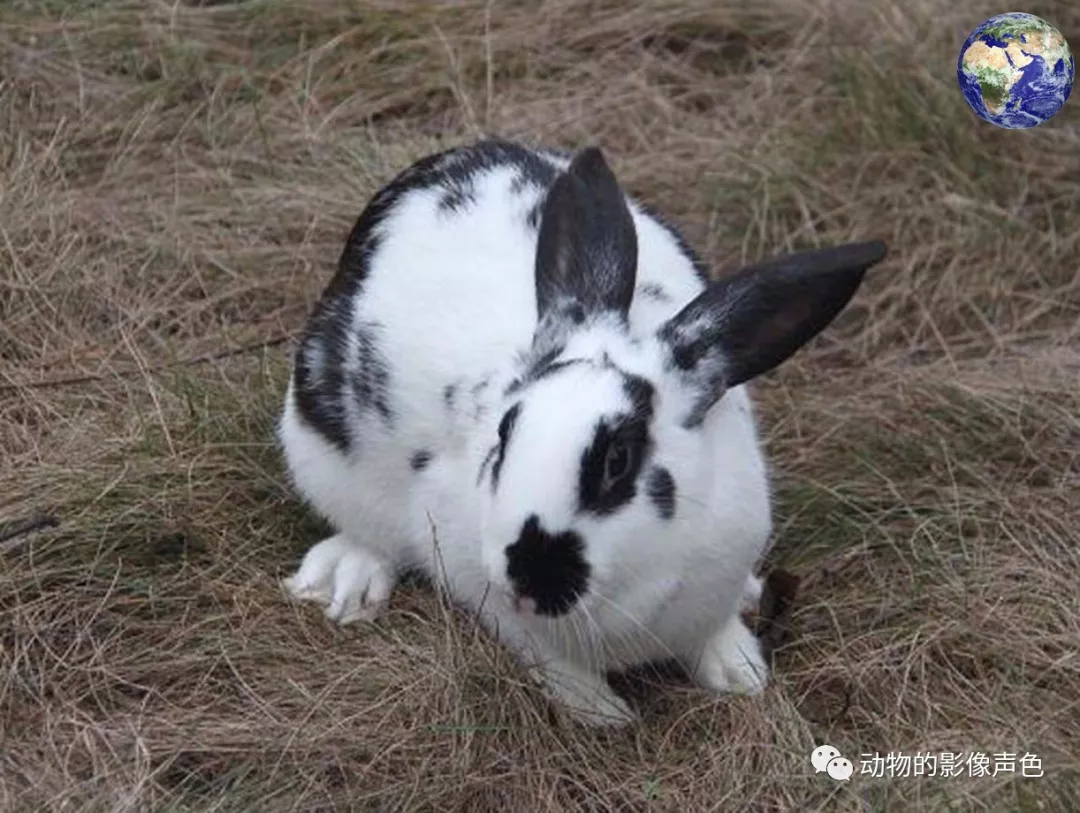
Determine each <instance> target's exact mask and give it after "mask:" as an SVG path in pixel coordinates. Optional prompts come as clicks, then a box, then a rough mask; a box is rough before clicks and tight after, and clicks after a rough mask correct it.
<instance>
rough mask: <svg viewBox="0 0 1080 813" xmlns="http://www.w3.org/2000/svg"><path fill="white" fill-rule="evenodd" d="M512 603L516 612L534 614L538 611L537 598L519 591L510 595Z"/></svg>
mask: <svg viewBox="0 0 1080 813" xmlns="http://www.w3.org/2000/svg"><path fill="white" fill-rule="evenodd" d="M510 604H511V605H512V606H513V608H514V612H515V613H521V614H522V615H533V614H534V613H535V612H536V600H535V599H531V598H529V597H528V596H523V595H521V594H519V593H512V594H511V595H510Z"/></svg>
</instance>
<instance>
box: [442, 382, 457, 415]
mask: <svg viewBox="0 0 1080 813" xmlns="http://www.w3.org/2000/svg"><path fill="white" fill-rule="evenodd" d="M457 391H458V385H457V384H447V385H446V386H445V387H443V391H442V398H443V403H444V404H446V408H447V409H450V410H452V409H453V408H454V401H455V400H456V399H457Z"/></svg>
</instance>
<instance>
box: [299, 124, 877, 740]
mask: <svg viewBox="0 0 1080 813" xmlns="http://www.w3.org/2000/svg"><path fill="white" fill-rule="evenodd" d="M884 252H885V249H884V246H883V245H882V244H881V243H879V242H871V243H857V244H850V245H845V246H839V247H834V248H830V249H821V250H817V251H813V252H805V253H803V254H795V255H791V256H788V257H783V258H780V259H777V260H770V261H766V262H764V263H762V264H760V265H758V266H755V267H751V268H746V269H743V270H742V271H740V272H738V273H736V274H733V275H730V276H728V277H725V278H723V279H721V280H718V281H715V282H710V280H709V277H708V275H707V273H706V272H705V270H704V266H703V264H702V262H701V260H700V259H699V258H698V257H697V255H696V254H695V253H694V252H693V250H692V249H691V248H690V247H689V246H688V245H687V243H686V241H685V240H684V239H683V238H682V237H681V236H680V235H679V233H678V232H677V231H676V230H675V229H674V228H673V227H671V226H670V225H668V224H667V223H666V222H664V221H663V220H661V219H660V218H659V217H658V216H657V215H656V214H655V213H653V212H651V211H650V210H648V209H647V208H646V207H645V206H644V205H642V204H641V203H639V202H637V201H635V200H633V199H631V198H630V197H628V196H627V195H626V194H625V193H624V192H623V191H621V189H620V187H619V185H618V182H617V180H616V178H615V176H614V174H613V173H612V171H611V169H610V167H609V166H608V164H607V162H606V160H605V158H604V156H603V154H602V153H601V151H600V150H599V149H598V148H595V147H590V148H587V149H583V150H580V151H579V152H577V153H576V154H568V153H564V152H560V151H555V150H545V149H532V148H528V147H525V146H521V145H518V144H514V143H511V142H507V141H500V140H488V141H483V142H479V143H476V144H471V145H467V146H463V147H457V148H454V149H451V150H447V151H445V152H442V153H438V154H436V155H431V156H428V157H426V158H424V159H422V160H420V161H418V162H417V163H415V164H413V165H412V166H411V167H409V168H408V169H406V170H405V171H404V172H402V173H401V174H400V175H398V176H397V177H396V178H395V179H393V180H392V181H391V182H390V183H389V184H387V185H386V186H385V187H383V188H382V189H381V190H380V191H379V192H378V193H377V194H376V195H375V196H374V198H373V199H372V200H371V202H370V203H369V204H368V206H367V207H366V209H365V210H364V211H363V213H362V214H361V215H360V218H359V220H358V221H357V223H356V225H355V227H354V228H353V230H352V232H351V234H350V235H349V238H348V241H347V243H346V246H345V249H344V251H343V253H342V256H341V259H340V263H339V267H338V271H337V274H336V275H335V277H334V278H333V280H332V281H331V282H330V284H329V286H328V287H327V289H326V291H325V293H324V294H323V296H322V298H321V299H320V301H319V302H318V304H317V305H316V307H315V309H314V312H313V314H312V316H311V318H310V321H309V323H308V326H307V329H306V331H305V332H304V334H303V337H302V339H301V341H300V343H299V347H298V350H297V353H296V358H295V365H294V371H293V375H292V378H291V380H290V383H289V386H288V391H287V393H286V397H285V406H284V411H283V414H282V417H281V421H280V424H279V433H278V434H279V438H280V441H281V444H282V447H283V450H284V455H285V459H286V462H287V466H288V470H289V473H290V476H291V479H292V482H293V483H294V484H295V487H296V489H297V490H298V491H299V493H300V494H301V495H302V496H303V498H304V499H305V500H306V501H307V502H308V503H309V504H310V505H311V506H312V507H313V508H314V509H315V510H316V511H317V512H318V513H320V514H321V515H322V516H323V517H325V518H326V519H327V520H328V521H329V522H330V524H331V525H332V526H333V528H334V529H335V530H336V533H335V534H334V535H333V536H331V537H329V538H327V539H325V540H323V541H321V542H319V543H318V544H316V545H314V546H313V547H312V548H311V549H310V550H309V551H308V553H307V554H306V555H305V556H304V558H303V560H302V562H301V564H300V566H299V569H298V570H297V571H296V573H295V574H294V575H292V576H291V577H290V578H288V579H286V581H285V585H286V587H287V589H288V590H289V591H290V592H291V593H292V594H293V595H294V596H295V597H297V598H299V599H310V600H314V601H317V602H320V603H322V604H323V605H325V611H326V614H327V615H328V616H329V618H331V619H333V620H334V621H336V622H339V623H342V624H344V623H348V622H351V621H356V620H360V619H368V620H370V619H374V618H375V617H376V616H377V615H378V614H379V613H380V611H381V610H382V609H383V608H384V607H385V606H386V604H387V601H388V599H389V598H390V595H391V592H392V590H393V588H394V585H395V583H396V581H397V579H398V578H399V575H400V574H401V573H402V572H403V571H405V570H408V569H419V570H421V571H423V572H424V573H426V574H427V575H428V576H429V577H431V579H432V580H433V581H434V582H435V583H436V584H437V585H439V586H440V587H441V588H444V589H446V590H448V591H449V594H450V596H451V597H452V598H453V600H455V601H456V602H459V603H460V604H462V605H464V606H466V607H468V608H470V609H471V610H473V611H475V612H476V614H477V617H478V618H479V619H480V620H481V621H482V622H483V623H484V625H485V626H486V627H487V629H489V630H490V631H491V632H492V634H494V635H495V636H496V637H497V638H498V639H499V640H500V641H502V642H503V643H504V644H505V645H507V646H509V647H510V648H512V649H513V650H514V651H515V653H516V654H517V655H518V657H519V658H520V659H521V660H522V661H523V662H524V663H525V664H526V666H527V667H528V669H529V670H530V672H531V673H532V674H533V675H534V676H535V677H536V678H537V679H538V680H539V681H540V683H541V685H542V686H543V687H544V689H545V690H546V692H547V694H548V695H549V696H550V697H551V698H552V699H553V700H555V701H556V702H557V704H558V705H561V706H562V707H563V708H565V709H567V710H568V711H570V712H571V713H573V714H574V715H575V716H576V717H578V718H580V719H581V720H583V721H586V722H590V723H595V724H607V723H611V724H618V723H625V722H628V721H630V720H633V719H635V712H634V711H633V710H632V709H631V708H630V707H629V706H628V704H627V703H626V702H625V701H624V700H623V699H622V698H621V697H620V696H619V695H617V694H616V693H615V692H614V691H613V690H612V689H611V688H610V686H609V685H608V683H607V681H606V679H605V673H606V672H607V671H608V670H617V669H622V668H626V667H629V666H632V665H635V664H639V663H643V662H647V661H651V660H657V659H669V658H676V659H678V660H679V661H680V662H681V663H682V664H684V665H685V667H686V669H687V670H688V672H689V673H690V674H691V676H692V677H693V678H694V679H695V680H696V681H697V682H698V683H699V684H700V685H702V686H704V687H707V688H709V689H711V690H714V691H717V692H739V693H747V694H755V693H758V692H760V691H762V690H763V688H764V687H765V686H766V683H767V676H768V669H767V667H766V664H765V662H764V660H763V658H762V655H761V650H760V647H759V644H758V641H757V640H756V638H755V637H754V635H753V634H752V633H751V631H750V630H749V629H748V628H747V626H746V624H745V623H744V622H743V620H742V618H741V617H740V611H741V610H744V609H746V608H747V607H748V606H752V605H753V604H754V603H756V601H757V598H758V596H759V595H760V590H761V584H760V581H759V580H758V579H757V577H756V576H755V575H754V568H755V566H756V564H757V563H758V562H759V560H760V558H761V556H762V554H763V553H764V551H765V549H766V544H767V540H768V539H769V535H770V527H771V511H770V492H769V483H768V476H767V469H766V464H765V461H764V458H763V455H762V451H761V449H760V445H759V439H758V434H757V429H756V427H755V420H754V415H753V410H752V407H751V402H750V398H749V396H748V394H747V392H746V388H745V386H744V384H745V382H746V381H748V380H750V379H752V378H754V377H755V376H757V375H760V374H761V373H764V372H766V371H767V370H769V369H772V368H773V367H775V366H776V365H777V364H779V363H780V362H782V361H783V360H784V359H785V358H787V357H788V356H790V355H791V354H792V353H793V352H795V351H796V350H797V349H798V348H799V347H800V346H801V345H803V344H805V343H806V342H807V341H809V340H810V339H811V338H813V336H815V335H816V334H817V333H818V332H820V331H821V330H822V329H823V328H824V327H825V326H826V325H827V324H828V323H829V322H831V320H832V319H833V318H834V317H835V316H836V314H837V313H839V311H840V310H841V309H842V308H843V307H844V306H845V305H846V304H847V302H848V301H849V300H850V299H851V297H852V295H853V294H854V293H855V291H856V289H857V288H858V286H859V284H860V282H861V281H862V278H863V275H864V272H865V271H866V269H867V268H868V267H869V266H871V265H873V264H874V263H876V262H877V261H879V260H880V259H881V257H882V256H883V255H884Z"/></svg>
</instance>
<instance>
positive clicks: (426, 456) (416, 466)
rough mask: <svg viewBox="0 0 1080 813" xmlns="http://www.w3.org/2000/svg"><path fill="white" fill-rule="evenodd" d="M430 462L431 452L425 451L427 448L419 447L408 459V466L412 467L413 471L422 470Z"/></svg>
mask: <svg viewBox="0 0 1080 813" xmlns="http://www.w3.org/2000/svg"><path fill="white" fill-rule="evenodd" d="M430 462H431V452H429V451H427V449H421V450H420V451H418V452H416V454H414V455H413V456H412V458H411V459H410V460H409V466H411V467H412V470H413V471H423V470H424V469H426V468H427V467H428V464H429V463H430Z"/></svg>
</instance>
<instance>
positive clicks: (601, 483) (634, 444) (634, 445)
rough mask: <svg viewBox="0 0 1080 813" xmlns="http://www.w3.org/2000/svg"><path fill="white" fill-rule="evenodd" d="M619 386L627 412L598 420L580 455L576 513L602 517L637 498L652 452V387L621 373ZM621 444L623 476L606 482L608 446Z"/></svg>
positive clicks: (638, 378) (647, 383)
mask: <svg viewBox="0 0 1080 813" xmlns="http://www.w3.org/2000/svg"><path fill="white" fill-rule="evenodd" d="M623 375H624V382H623V386H624V388H625V390H626V394H627V397H628V398H629V399H630V403H631V410H630V411H629V412H627V413H623V414H620V415H614V416H610V417H605V418H601V419H600V421H598V422H597V424H596V429H595V430H594V431H593V439H592V442H591V443H590V444H589V447H588V448H587V449H586V450H585V451H584V452H583V453H582V455H581V469H580V473H579V475H578V510H579V511H584V512H589V513H592V514H597V515H599V516H606V515H608V514H611V513H613V512H614V511H615V510H616V509H618V508H620V507H621V506H623V505H626V504H627V503H629V502H630V501H631V500H633V499H634V497H635V496H636V495H637V480H638V476H639V475H640V473H641V468H642V466H643V465H644V463H645V461H646V459H647V458H648V457H649V454H650V453H651V451H652V438H651V436H650V434H649V423H650V421H651V420H652V416H653V404H652V401H653V395H654V392H655V390H654V388H653V385H652V384H651V383H649V382H648V381H646V380H645V379H644V378H641V377H639V376H635V375H630V374H627V373H624V374H623ZM615 442H620V443H622V444H625V446H626V448H627V449H628V451H629V453H630V455H631V457H630V462H629V465H628V468H627V471H626V473H625V475H623V476H622V477H619V478H618V479H617V480H614V481H612V482H607V479H606V476H605V469H606V466H607V457H608V450H609V449H610V448H611V446H612V444H613V443H615Z"/></svg>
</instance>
